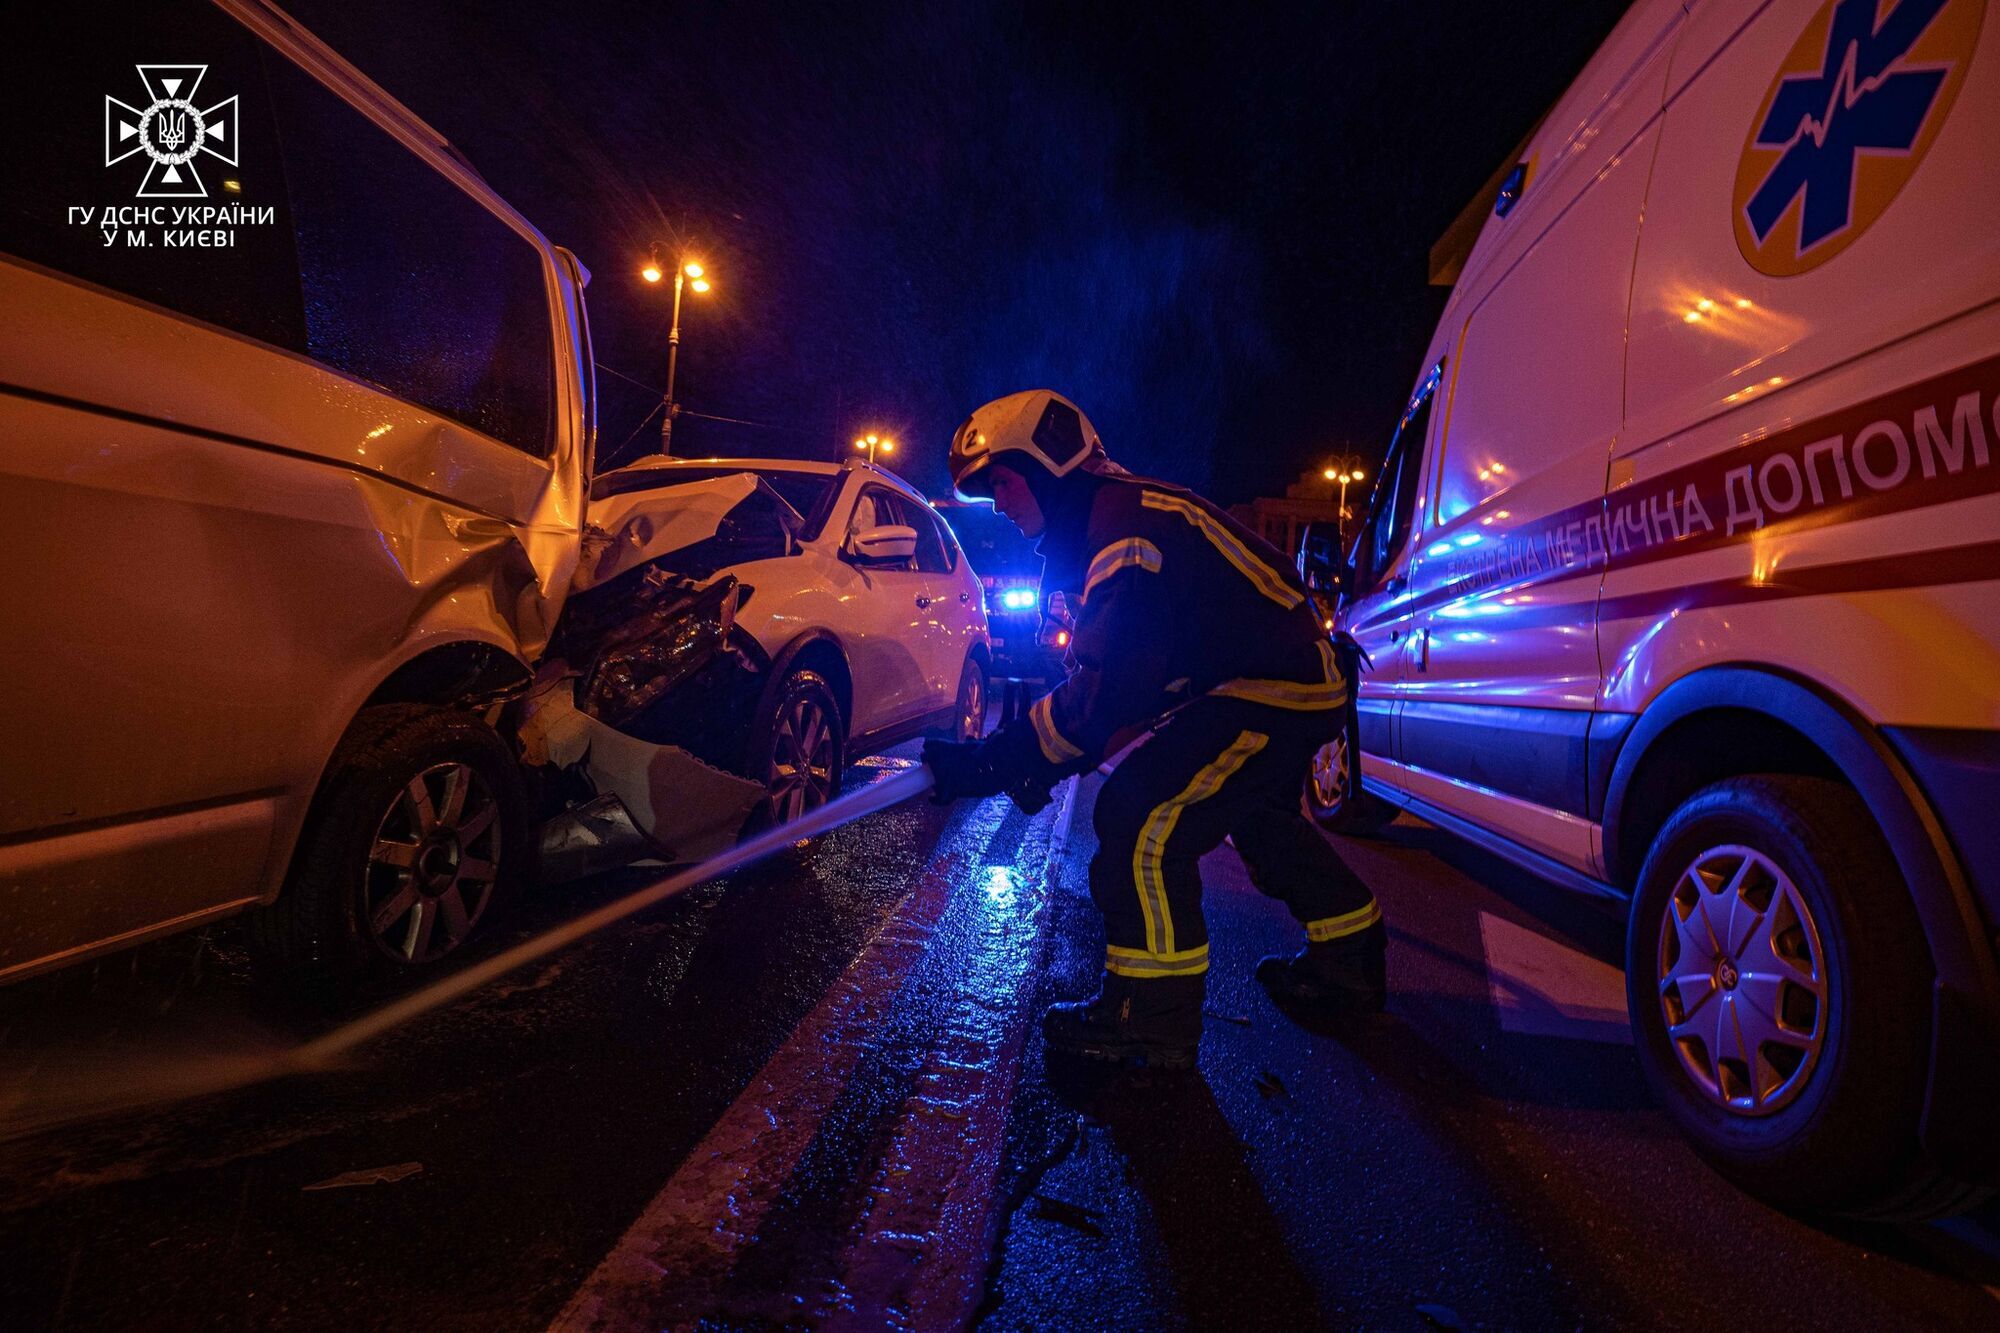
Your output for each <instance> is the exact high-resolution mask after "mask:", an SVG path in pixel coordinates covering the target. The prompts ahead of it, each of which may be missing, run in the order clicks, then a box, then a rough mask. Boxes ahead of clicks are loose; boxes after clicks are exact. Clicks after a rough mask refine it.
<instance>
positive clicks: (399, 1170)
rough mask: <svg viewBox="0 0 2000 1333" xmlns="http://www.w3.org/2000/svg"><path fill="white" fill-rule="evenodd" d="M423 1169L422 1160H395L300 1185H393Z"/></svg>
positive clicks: (320, 1187) (329, 1187) (336, 1187)
mask: <svg viewBox="0 0 2000 1333" xmlns="http://www.w3.org/2000/svg"><path fill="white" fill-rule="evenodd" d="M423 1169H424V1164H423V1163H422V1162H397V1163H396V1164H395V1165H394V1166H371V1167H369V1168H368V1169H367V1170H365V1171H348V1172H344V1173H343V1174H341V1175H337V1176H333V1177H330V1178H328V1179H326V1180H317V1181H314V1182H313V1183H312V1184H310V1185H305V1186H302V1187H301V1189H302V1191H303V1190H344V1189H350V1188H352V1187H354V1186H356V1185H393V1184H395V1183H396V1182H397V1181H399V1180H408V1179H409V1178H410V1177H411V1176H414V1175H416V1174H418V1173H419V1172H421V1171H422V1170H423Z"/></svg>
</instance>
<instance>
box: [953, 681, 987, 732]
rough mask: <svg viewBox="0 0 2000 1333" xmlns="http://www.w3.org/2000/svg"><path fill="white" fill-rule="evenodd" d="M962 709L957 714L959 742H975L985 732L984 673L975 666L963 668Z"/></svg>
mask: <svg viewBox="0 0 2000 1333" xmlns="http://www.w3.org/2000/svg"><path fill="white" fill-rule="evenodd" d="M965 675H966V679H965V690H964V699H963V700H962V703H963V707H961V708H960V710H959V714H958V737H959V739H960V740H966V741H976V740H978V739H979V738H980V736H981V735H983V734H984V733H985V731H986V673H985V672H983V671H981V670H980V669H979V668H978V667H976V666H970V665H968V666H967V667H966V668H965Z"/></svg>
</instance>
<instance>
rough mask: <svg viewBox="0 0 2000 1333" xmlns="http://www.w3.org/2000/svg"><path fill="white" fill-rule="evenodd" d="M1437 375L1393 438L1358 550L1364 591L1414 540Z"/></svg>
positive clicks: (1428, 384)
mask: <svg viewBox="0 0 2000 1333" xmlns="http://www.w3.org/2000/svg"><path fill="white" fill-rule="evenodd" d="M1437 380H1438V376H1437V372H1436V371H1433V372H1432V373H1431V376H1430V378H1429V379H1428V380H1427V381H1426V382H1425V384H1424V387H1423V389H1422V391H1421V397H1420V398H1419V399H1418V400H1417V403H1416V405H1415V406H1414V407H1413V408H1411V410H1410V411H1409V412H1408V413H1407V414H1406V415H1405V416H1404V418H1403V421H1402V424H1401V425H1400V426H1398V427H1397V429H1396V437H1395V439H1394V440H1392V441H1390V444H1389V453H1388V456H1387V457H1386V458H1385V459H1384V460H1383V463H1382V473H1381V476H1380V478H1379V479H1378V480H1377V481H1376V483H1375V504H1374V505H1373V507H1372V508H1371V511H1370V513H1369V515H1368V527H1367V530H1366V532H1365V533H1364V534H1363V536H1362V545H1361V550H1360V551H1359V552H1358V553H1357V554H1358V555H1359V557H1360V560H1361V568H1360V578H1359V580H1358V582H1359V584H1360V588H1359V591H1364V592H1366V591H1372V590H1373V588H1374V585H1375V584H1376V583H1377V582H1378V581H1379V580H1380V578H1381V577H1382V575H1383V574H1385V573H1387V572H1388V570H1389V567H1390V566H1391V565H1393V564H1394V563H1395V561H1396V556H1397V555H1398V553H1400V552H1401V551H1402V549H1403V544H1404V543H1405V542H1407V541H1408V540H1409V537H1410V528H1411V526H1412V525H1413V523H1414V522H1415V518H1416V509H1417V474H1418V473H1419V472H1420V471H1421V470H1422V468H1423V461H1424V440H1425V438H1426V437H1427V436H1428V435H1429V434H1430V422H1431V404H1432V403H1433V402H1434V401H1436V398H1437V394H1436V392H1435V390H1436V388H1437Z"/></svg>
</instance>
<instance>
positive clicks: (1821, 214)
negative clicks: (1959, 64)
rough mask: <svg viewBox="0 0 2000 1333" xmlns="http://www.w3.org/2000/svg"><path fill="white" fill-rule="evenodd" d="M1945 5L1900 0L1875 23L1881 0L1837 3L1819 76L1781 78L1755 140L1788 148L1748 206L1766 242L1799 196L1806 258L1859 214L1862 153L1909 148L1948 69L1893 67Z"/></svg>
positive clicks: (1801, 246)
mask: <svg viewBox="0 0 2000 1333" xmlns="http://www.w3.org/2000/svg"><path fill="white" fill-rule="evenodd" d="M1945 3H1946V0H1901V3H1900V4H1898V5H1897V6H1896V8H1895V9H1894V10H1893V11H1891V12H1890V14H1889V15H1888V17H1887V18H1885V19H1883V20H1882V25H1881V26H1880V27H1879V28H1878V27H1877V26H1876V25H1875V12H1876V7H1877V6H1876V0H1840V4H1839V5H1837V6H1836V7H1835V8H1834V11H1833V18H1832V21H1831V22H1830V23H1828V25H1827V35H1826V55H1825V56H1824V58H1823V59H1822V61H1821V65H1820V69H1819V72H1818V73H1816V74H1794V75H1790V76H1788V77H1786V78H1785V79H1783V80H1781V81H1780V83H1779V85H1778V93H1777V96H1776V97H1774V98H1773V99H1772V100H1771V110H1770V114H1768V115H1767V116H1765V117H1764V124H1763V125H1762V126H1761V127H1760V128H1759V129H1758V131H1757V137H1756V138H1754V139H1752V140H1751V144H1752V146H1753V147H1757V148H1775V149H1779V150H1781V155H1780V156H1779V158H1778V160H1777V161H1776V162H1775V163H1773V164H1772V167H1771V171H1770V174H1769V175H1767V176H1765V177H1764V182H1763V184H1761V185H1759V186H1758V187H1757V189H1756V191H1755V192H1754V193H1753V194H1751V196H1750V200H1749V202H1748V203H1747V204H1745V205H1744V208H1743V214H1744V217H1745V218H1746V219H1747V220H1748V221H1749V223H1750V229H1751V230H1752V231H1753V232H1754V233H1755V234H1756V237H1757V240H1758V242H1759V243H1760V244H1761V243H1762V242H1763V241H1764V240H1765V238H1767V237H1768V236H1769V235H1770V234H1771V229H1772V228H1773V227H1775V226H1777V225H1778V219H1779V218H1780V217H1781V216H1783V214H1784V212H1785V210H1786V209H1787V208H1789V207H1790V206H1791V203H1792V200H1793V199H1795V198H1797V197H1798V196H1799V194H1800V193H1801V192H1803V193H1804V195H1805V205H1804V208H1803V209H1802V211H1801V213H1800V217H1799V252H1800V253H1801V254H1803V253H1804V252H1805V251H1807V250H1809V249H1811V248H1812V247H1813V246H1815V245H1817V244H1819V242H1821V241H1823V240H1825V239H1826V238H1827V237H1829V236H1832V235H1834V234H1835V233H1837V232H1839V231H1841V230H1843V229H1844V228H1845V227H1846V226H1847V224H1848V221H1849V219H1850V217H1851V216H1852V213H1853V207H1854V169H1855V157H1856V155H1857V154H1858V153H1860V152H1861V151H1862V150H1864V149H1872V150H1875V151H1878V152H1908V151H1909V150H1910V146H1911V145H1912V144H1914V143H1915V142H1916V140H1917V135H1918V133H1919V132H1920V131H1921V130H1922V129H1923V125H1924V119H1925V117H1927V116H1928V115H1929V114H1930V110H1931V107H1932V105H1933V104H1934V103H1935V102H1936V101H1937V95H1938V89H1939V88H1940V87H1942V86H1943V84H1944V80H1945V75H1946V73H1947V72H1948V71H1946V70H1944V69H1900V70H1892V69H1891V68H1890V67H1891V66H1892V65H1894V64H1895V63H1896V62H1897V61H1899V60H1901V59H1902V58H1903V57H1904V56H1905V55H1907V54H1908V53H1909V50H1910V48H1911V47H1912V46H1913V45H1915V44H1916V40H1917V38H1919V37H1921V36H1922V35H1923V32H1924V29H1926V28H1928V27H1929V26H1930V25H1931V20H1933V19H1935V18H1936V17H1937V16H1938V13H1939V11H1941V10H1942V9H1943V8H1944V7H1945Z"/></svg>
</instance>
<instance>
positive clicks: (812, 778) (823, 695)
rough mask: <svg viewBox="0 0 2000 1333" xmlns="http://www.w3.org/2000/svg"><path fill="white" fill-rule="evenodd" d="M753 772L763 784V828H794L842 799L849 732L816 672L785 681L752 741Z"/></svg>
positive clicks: (759, 819) (830, 692) (801, 673)
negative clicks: (798, 821) (803, 818)
mask: <svg viewBox="0 0 2000 1333" xmlns="http://www.w3.org/2000/svg"><path fill="white" fill-rule="evenodd" d="M750 744H751V763H750V768H749V771H750V772H751V773H752V774H753V775H754V776H755V777H757V778H759V779H761V780H762V781H763V783H764V790H765V798H764V806H763V809H762V810H761V811H759V813H758V814H757V815H756V816H754V817H753V819H754V822H756V823H757V824H759V825H762V826H766V827H768V826H770V825H774V824H789V823H790V822H791V821H792V820H794V819H797V818H798V817H799V816H800V815H803V814H805V813H806V812H807V811H808V810H816V809H818V808H819V807H820V806H822V805H825V804H826V803H827V802H828V801H830V800H832V799H833V798H834V797H835V796H838V795H839V794H840V782H841V774H842V770H843V768H844V767H845V764H846V759H847V753H846V750H847V736H846V730H845V728H844V727H843V726H842V724H841V718H840V704H839V702H838V701H837V700H836V699H835V698H834V697H833V689H832V687H830V686H829V685H828V684H827V683H826V678H825V677H823V676H821V675H820V674H819V673H818V672H817V671H806V670H801V671H794V672H793V673H792V674H791V675H789V676H787V677H786V678H785V683H784V687H783V688H782V689H780V690H779V691H778V692H777V698H776V699H775V700H774V701H773V702H772V704H771V705H770V707H769V709H768V710H767V711H766V713H765V714H764V716H763V717H762V718H760V719H759V720H758V724H757V726H756V727H755V728H754V729H753V732H752V735H751V738H750Z"/></svg>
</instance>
